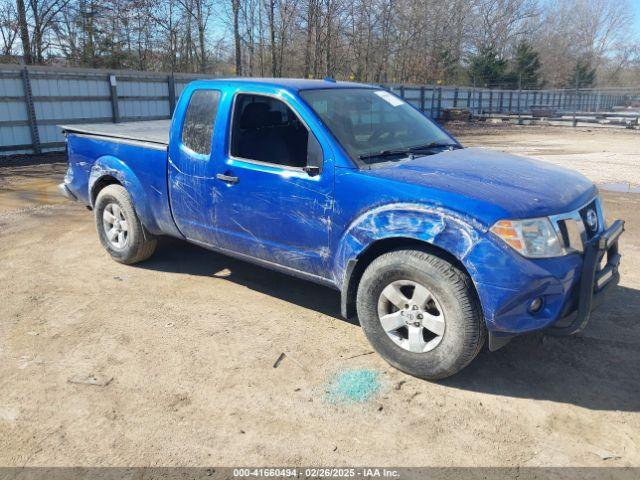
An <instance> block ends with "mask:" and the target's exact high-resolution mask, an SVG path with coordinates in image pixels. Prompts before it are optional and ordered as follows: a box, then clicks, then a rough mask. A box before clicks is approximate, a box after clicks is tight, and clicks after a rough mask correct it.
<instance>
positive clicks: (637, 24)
mask: <svg viewBox="0 0 640 480" xmlns="http://www.w3.org/2000/svg"><path fill="white" fill-rule="evenodd" d="M631 6H632V8H633V10H634V12H633V13H634V16H635V18H634V24H633V27H632V31H631V32H630V33H631V37H632V38H636V39H637V40H638V41H640V0H631Z"/></svg>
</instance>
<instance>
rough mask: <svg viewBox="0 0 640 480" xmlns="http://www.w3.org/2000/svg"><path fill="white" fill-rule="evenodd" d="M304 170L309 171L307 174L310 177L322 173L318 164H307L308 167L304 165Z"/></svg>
mask: <svg viewBox="0 0 640 480" xmlns="http://www.w3.org/2000/svg"><path fill="white" fill-rule="evenodd" d="M302 170H304V171H305V172H307V175H309V176H310V177H315V176H316V175H320V167H318V166H316V165H307V166H306V167H303V168H302Z"/></svg>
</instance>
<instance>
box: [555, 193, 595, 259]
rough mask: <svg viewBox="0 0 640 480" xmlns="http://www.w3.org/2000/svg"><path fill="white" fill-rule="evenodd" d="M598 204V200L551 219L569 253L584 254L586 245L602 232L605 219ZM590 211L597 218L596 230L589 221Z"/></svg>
mask: <svg viewBox="0 0 640 480" xmlns="http://www.w3.org/2000/svg"><path fill="white" fill-rule="evenodd" d="M598 202H599V199H597V198H596V199H594V200H592V201H591V202H589V203H588V204H587V205H585V206H584V207H582V208H580V209H578V210H576V211H573V212H569V213H565V214H560V215H553V216H552V217H551V221H552V223H553V226H554V228H555V229H556V232H557V233H558V235H559V236H560V239H561V240H562V242H563V244H564V245H563V246H564V247H565V248H566V249H567V250H568V251H573V252H583V251H584V245H585V243H586V242H588V241H589V240H591V239H592V238H593V237H594V236H595V235H596V234H597V233H598V232H600V231H602V229H603V226H604V219H603V218H602V213H601V212H602V210H601V209H600V205H599V203H598ZM590 210H592V211H593V212H595V215H596V218H597V225H596V228H595V229H594V228H592V227H591V226H590V224H589V221H588V215H590V214H589V213H588V212H589V211H590ZM591 215H593V214H591Z"/></svg>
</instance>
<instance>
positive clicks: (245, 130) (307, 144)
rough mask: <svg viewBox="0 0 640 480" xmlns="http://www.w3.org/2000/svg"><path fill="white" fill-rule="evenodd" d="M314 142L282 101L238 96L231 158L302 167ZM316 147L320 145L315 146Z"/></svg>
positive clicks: (234, 110)
mask: <svg viewBox="0 0 640 480" xmlns="http://www.w3.org/2000/svg"><path fill="white" fill-rule="evenodd" d="M316 144H317V140H316V139H315V137H314V136H313V134H310V133H309V131H308V130H307V127H306V126H305V125H304V124H303V123H302V122H301V121H300V119H299V118H298V116H297V115H296V114H295V113H294V112H293V111H292V110H291V109H290V108H289V107H288V106H287V105H286V104H285V103H284V102H282V101H280V100H278V99H276V98H273V97H268V96H263V95H253V94H239V95H237V97H236V99H235V104H234V109H233V125H232V132H231V155H232V156H234V157H237V158H242V159H246V160H253V161H258V162H263V163H270V164H274V165H282V166H287V167H295V168H304V167H306V166H308V165H309V157H310V155H309V153H311V154H312V156H313V155H314V154H317V152H314V149H315V147H316ZM317 147H319V144H317Z"/></svg>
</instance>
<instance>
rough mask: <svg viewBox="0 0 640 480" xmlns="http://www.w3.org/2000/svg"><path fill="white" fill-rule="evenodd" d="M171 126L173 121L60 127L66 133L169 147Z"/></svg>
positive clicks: (85, 124)
mask: <svg viewBox="0 0 640 480" xmlns="http://www.w3.org/2000/svg"><path fill="white" fill-rule="evenodd" d="M170 125H171V120H152V121H144V122H124V123H79V124H75V125H60V128H61V129H62V130H63V131H64V132H73V133H82V134H87V135H96V136H99V137H106V138H120V139H124V140H135V141H138V142H149V143H154V144H158V145H169V127H170Z"/></svg>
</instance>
